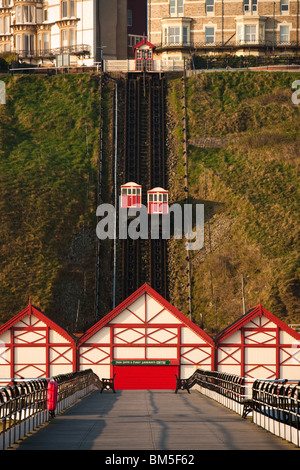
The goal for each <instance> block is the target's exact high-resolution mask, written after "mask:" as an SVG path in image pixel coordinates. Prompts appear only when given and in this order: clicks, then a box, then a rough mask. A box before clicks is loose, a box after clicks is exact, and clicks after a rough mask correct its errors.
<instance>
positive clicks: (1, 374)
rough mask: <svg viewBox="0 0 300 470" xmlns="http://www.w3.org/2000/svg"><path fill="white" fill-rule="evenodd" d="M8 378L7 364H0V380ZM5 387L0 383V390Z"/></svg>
mask: <svg viewBox="0 0 300 470" xmlns="http://www.w3.org/2000/svg"><path fill="white" fill-rule="evenodd" d="M9 378H10V366H9V365H7V364H0V379H9ZM5 385H7V384H6V383H4V382H1V381H0V388H1V387H4V386H5Z"/></svg>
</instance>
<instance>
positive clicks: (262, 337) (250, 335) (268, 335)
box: [245, 331, 276, 344]
mask: <svg viewBox="0 0 300 470" xmlns="http://www.w3.org/2000/svg"><path fill="white" fill-rule="evenodd" d="M264 343H265V344H275V343H276V333H275V331H269V332H263V331H262V332H255V331H253V332H249V331H248V332H245V344H264Z"/></svg>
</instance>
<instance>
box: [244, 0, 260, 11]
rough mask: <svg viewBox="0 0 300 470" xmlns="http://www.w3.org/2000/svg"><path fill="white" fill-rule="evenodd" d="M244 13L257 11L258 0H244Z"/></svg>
mask: <svg viewBox="0 0 300 470" xmlns="http://www.w3.org/2000/svg"><path fill="white" fill-rule="evenodd" d="M243 9H244V13H256V12H257V0H244V2H243Z"/></svg>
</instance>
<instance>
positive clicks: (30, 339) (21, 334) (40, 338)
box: [14, 330, 46, 344]
mask: <svg viewBox="0 0 300 470" xmlns="http://www.w3.org/2000/svg"><path fill="white" fill-rule="evenodd" d="M14 342H15V344H24V343H25V344H28V343H35V344H36V343H45V342H46V331H45V330H40V331H20V330H19V331H15V332H14Z"/></svg>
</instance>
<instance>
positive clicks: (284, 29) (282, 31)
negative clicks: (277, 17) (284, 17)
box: [279, 25, 290, 44]
mask: <svg viewBox="0 0 300 470" xmlns="http://www.w3.org/2000/svg"><path fill="white" fill-rule="evenodd" d="M279 40H280V43H281V44H284V43H288V42H289V41H290V27H289V26H287V25H280V28H279Z"/></svg>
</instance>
